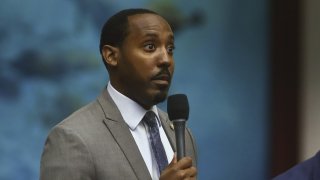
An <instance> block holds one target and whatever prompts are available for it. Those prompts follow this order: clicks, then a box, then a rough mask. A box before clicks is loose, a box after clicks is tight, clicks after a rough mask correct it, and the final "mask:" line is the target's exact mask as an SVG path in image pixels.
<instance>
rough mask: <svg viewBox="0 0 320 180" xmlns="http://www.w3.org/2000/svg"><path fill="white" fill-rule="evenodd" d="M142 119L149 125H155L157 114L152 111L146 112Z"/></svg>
mask: <svg viewBox="0 0 320 180" xmlns="http://www.w3.org/2000/svg"><path fill="white" fill-rule="evenodd" d="M143 120H144V122H145V123H146V124H147V125H148V126H149V127H157V116H156V114H155V113H154V112H153V111H148V112H146V114H145V115H144V117H143Z"/></svg>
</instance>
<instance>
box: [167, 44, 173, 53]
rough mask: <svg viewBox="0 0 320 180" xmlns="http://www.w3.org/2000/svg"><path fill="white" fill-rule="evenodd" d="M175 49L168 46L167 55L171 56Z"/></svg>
mask: <svg viewBox="0 0 320 180" xmlns="http://www.w3.org/2000/svg"><path fill="white" fill-rule="evenodd" d="M174 49H175V47H174V45H170V46H168V47H167V51H168V53H169V54H173V50H174Z"/></svg>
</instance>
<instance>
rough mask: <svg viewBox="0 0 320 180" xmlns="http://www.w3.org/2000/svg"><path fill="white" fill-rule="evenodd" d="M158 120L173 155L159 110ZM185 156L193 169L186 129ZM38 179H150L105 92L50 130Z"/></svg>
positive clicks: (166, 123) (192, 152)
mask: <svg viewBox="0 0 320 180" xmlns="http://www.w3.org/2000/svg"><path fill="white" fill-rule="evenodd" d="M159 116H160V119H161V121H162V124H163V128H164V130H165V132H166V134H167V137H168V139H169V141H170V143H171V146H172V148H173V150H174V151H175V149H176V147H175V137H174V131H173V129H172V128H170V121H169V119H168V116H167V114H166V113H164V112H163V111H161V110H159ZM186 154H187V156H190V157H192V159H193V163H194V166H196V148H195V143H194V140H193V138H192V135H191V133H190V131H189V130H188V129H187V131H186ZM169 161H171V160H169ZM40 179H41V180H64V179H68V180H80V179H81V180H93V179H94V180H109V179H111V180H113V179H126V180H128V179H140V180H148V179H151V176H150V174H149V171H148V169H147V166H146V164H145V163H144V160H143V158H142V156H141V154H140V151H139V149H138V146H137V145H136V143H135V141H134V138H133V137H132V135H131V133H130V130H129V127H128V126H127V124H126V123H125V122H124V120H123V118H122V116H121V114H120V111H119V110H118V108H117V107H116V105H115V103H114V102H113V100H112V99H111V97H110V95H109V94H108V92H107V90H106V89H105V90H104V91H103V93H102V94H101V95H100V96H99V97H98V98H97V99H96V101H93V102H92V103H90V104H88V105H86V106H85V107H83V108H81V109H79V110H78V111H76V112H74V113H73V114H72V115H70V116H69V117H68V118H66V119H65V120H63V121H62V122H61V123H59V124H58V125H56V126H55V127H54V128H53V129H52V130H51V132H50V134H49V136H48V138H47V140H46V143H45V147H44V151H43V154H42V157H41V168H40Z"/></svg>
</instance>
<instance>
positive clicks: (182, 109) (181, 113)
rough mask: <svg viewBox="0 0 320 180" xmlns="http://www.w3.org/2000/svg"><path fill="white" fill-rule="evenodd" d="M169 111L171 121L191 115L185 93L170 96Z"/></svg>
mask: <svg viewBox="0 0 320 180" xmlns="http://www.w3.org/2000/svg"><path fill="white" fill-rule="evenodd" d="M167 103H168V104H167V111H168V115H169V119H170V121H173V120H176V119H185V120H187V119H188V117H189V103H188V98H187V96H186V95H185V94H174V95H171V96H169V97H168V102H167Z"/></svg>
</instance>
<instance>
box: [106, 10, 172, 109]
mask: <svg viewBox="0 0 320 180" xmlns="http://www.w3.org/2000/svg"><path fill="white" fill-rule="evenodd" d="M173 49H174V37H173V32H172V30H171V27H170V25H169V24H168V22H167V21H166V20H164V19H163V18H162V17H161V16H159V15H158V14H157V13H155V12H153V11H149V10H145V9H129V10H124V11H120V12H119V13H117V14H115V15H114V16H112V17H111V18H110V19H109V20H108V21H107V22H106V24H105V25H104V27H103V29H102V33H101V39H100V53H101V55H102V57H103V60H104V63H105V65H106V67H107V69H108V72H109V77H110V81H111V84H112V85H113V86H114V87H115V88H116V89H117V90H118V91H119V92H121V93H122V94H124V95H126V96H127V97H129V98H130V99H132V100H134V101H136V102H137V103H138V104H140V105H141V106H142V107H144V108H145V109H149V108H150V107H151V106H152V105H155V104H157V103H159V102H162V101H164V100H165V98H166V97H167V93H168V90H169V86H170V82H171V78H172V75H173V71H174V60H173Z"/></svg>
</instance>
